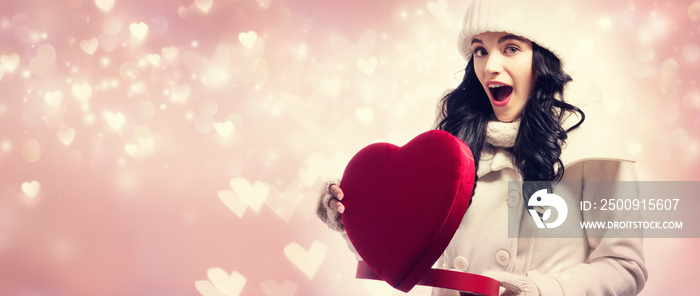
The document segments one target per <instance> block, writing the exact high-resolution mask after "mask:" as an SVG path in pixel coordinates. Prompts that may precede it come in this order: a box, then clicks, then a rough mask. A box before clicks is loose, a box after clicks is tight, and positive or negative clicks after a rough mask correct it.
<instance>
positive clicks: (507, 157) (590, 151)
mask: <svg viewBox="0 0 700 296" xmlns="http://www.w3.org/2000/svg"><path fill="white" fill-rule="evenodd" d="M581 109H582V110H583V112H584V114H585V116H586V119H585V121H584V122H583V123H582V124H581V126H579V127H578V128H576V129H574V130H573V131H571V132H569V134H568V139H567V140H566V144H565V146H563V147H562V153H561V160H562V163H563V164H564V167H565V168H566V167H569V166H571V165H573V164H576V163H579V162H582V161H586V160H617V161H628V162H635V161H636V155H635V153H633V152H632V150H631V148H632V147H633V139H634V137H633V135H632V131H633V130H634V129H632V128H630V127H629V124H628V123H626V122H624V121H622V120H620V119H618V118H617V117H615V116H613V115H611V114H609V113H608V112H606V111H605V109H604V108H603V106H602V104H600V103H592V104H590V105H587V106H585V107H583V108H581ZM578 120H579V118H578V117H577V116H575V115H571V116H569V117H568V118H566V119H565V122H564V124H563V125H564V127H565V128H567V127H570V126H572V125H573V124H575V123H576V122H578ZM504 168H511V169H515V167H514V166H513V162H512V158H511V153H510V150H509V149H506V148H500V147H493V146H491V145H486V147H484V149H483V152H482V155H481V159H480V160H479V170H478V172H477V176H479V177H483V176H485V175H486V174H488V173H490V172H495V171H500V170H502V169H504Z"/></svg>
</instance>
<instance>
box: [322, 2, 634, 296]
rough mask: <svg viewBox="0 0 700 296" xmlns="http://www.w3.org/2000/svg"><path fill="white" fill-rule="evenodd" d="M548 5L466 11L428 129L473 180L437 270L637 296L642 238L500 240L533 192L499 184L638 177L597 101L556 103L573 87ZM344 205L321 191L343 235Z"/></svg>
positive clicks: (515, 285)
mask: <svg viewBox="0 0 700 296" xmlns="http://www.w3.org/2000/svg"><path fill="white" fill-rule="evenodd" d="M557 2H558V1H553V2H550V1H547V2H546V3H545V2H544V1H522V0H520V1H518V0H476V1H472V2H471V3H470V4H469V7H468V10H467V14H466V16H465V19H464V25H463V28H462V31H461V32H460V35H459V50H460V53H461V54H462V55H463V56H464V57H465V58H466V59H467V61H468V62H467V66H466V69H465V76H464V79H463V81H462V82H461V84H460V85H459V86H458V87H457V88H456V89H455V90H453V91H452V92H450V93H449V94H447V95H446V96H445V97H444V98H443V99H442V101H441V108H440V112H439V115H438V118H437V120H436V123H437V128H438V129H442V130H445V131H448V132H450V133H451V134H453V135H454V136H456V137H458V138H460V139H462V140H464V141H465V143H467V144H468V145H469V147H470V148H471V149H472V152H473V155H474V157H475V161H476V164H477V167H476V168H477V178H476V183H475V190H474V193H473V196H472V202H471V205H470V207H469V209H468V210H467V213H466V214H465V216H464V219H463V221H462V223H461V225H460V227H459V229H458V230H457V233H456V234H455V236H454V237H453V239H452V242H451V243H450V245H449V246H448V248H447V250H446V251H445V253H444V254H443V256H442V258H441V259H440V260H439V261H438V265H440V266H439V267H441V268H447V269H456V270H460V271H464V272H470V273H477V274H483V275H486V276H490V277H492V278H494V279H496V280H499V281H500V282H501V285H502V287H503V288H504V289H502V291H503V293H502V295H528V296H536V295H547V296H548V295H637V294H638V293H639V292H640V291H641V290H642V288H643V287H644V284H645V283H646V278H647V270H646V267H645V264H644V256H643V252H642V239H641V238H613V237H605V236H606V235H604V234H603V235H596V236H591V235H590V233H588V234H587V233H586V230H585V229H579V230H577V231H576V233H573V234H572V235H571V236H570V237H571V238H542V237H535V236H533V235H530V236H528V235H523V233H524V232H528V231H530V232H532V231H535V230H532V229H533V228H532V225H521V226H520V228H519V232H520V234H521V235H520V237H518V238H509V237H508V235H507V233H508V209H509V208H515V209H518V210H519V211H523V212H525V211H526V209H527V203H528V197H529V196H531V194H532V192H533V191H532V190H529V189H528V188H527V186H523V188H522V190H512V189H510V190H509V186H508V181H547V182H552V184H564V183H566V182H563V181H579V182H584V181H634V180H636V174H635V170H634V167H633V157H632V156H631V155H630V153H629V152H628V150H627V148H626V146H625V145H623V143H620V141H621V140H620V138H619V137H618V135H616V134H615V133H613V132H612V130H614V129H615V127H617V125H616V124H615V123H612V122H611V121H610V120H609V119H608V118H606V117H605V116H604V115H603V114H604V112H601V108H600V106H599V104H588V105H586V106H580V108H579V107H577V106H574V105H572V104H569V103H567V102H566V101H565V98H566V97H567V92H565V86H566V85H567V83H569V82H570V81H572V79H571V77H570V76H569V75H567V74H566V73H565V72H564V70H563V67H562V59H563V57H564V55H565V53H566V52H565V51H566V50H565V48H564V46H562V45H561V41H562V39H561V37H562V36H560V35H558V34H557V29H558V28H557V27H558V26H559V25H560V24H558V23H557V20H553V18H555V17H556V16H557V13H556V7H557V5H558V3H557ZM564 190H566V191H567V193H568V194H567V195H568V196H575V197H576V198H575V199H574V200H567V203H571V204H575V205H578V204H579V202H580V201H590V200H596V199H600V198H601V196H600V194H602V193H603V192H604V190H606V189H604V188H599V187H598V186H594V185H591V186H585V187H584V186H579V187H576V186H574V187H571V188H565V189H564ZM342 199H343V193H342V189H341V188H340V187H339V186H338V185H337V183H331V184H328V186H327V187H326V188H325V189H324V194H323V195H322V197H321V199H320V203H319V211H318V214H319V217H320V218H321V219H322V220H323V221H324V222H325V223H326V224H328V225H329V227H330V228H332V229H335V230H338V231H341V232H342V231H343V226H342V220H341V219H340V214H339V213H342V212H343V211H344V206H343V204H342V202H341V201H342ZM582 215H584V216H585V215H595V214H593V213H591V214H585V213H584V214H582ZM606 215H613V216H614V214H610V213H607V214H606ZM613 216H606V217H605V218H608V219H613V218H615V217H613ZM586 218H588V219H591V218H595V217H586ZM522 221H528V220H527V219H523V220H522ZM529 221H532V220H529ZM458 293H459V292H457V291H447V290H440V289H435V291H434V293H433V294H434V295H454V294H458Z"/></svg>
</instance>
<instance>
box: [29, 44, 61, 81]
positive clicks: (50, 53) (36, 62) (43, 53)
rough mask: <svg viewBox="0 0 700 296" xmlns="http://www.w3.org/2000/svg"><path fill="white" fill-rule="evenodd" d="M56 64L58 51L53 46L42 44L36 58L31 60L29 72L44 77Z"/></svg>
mask: <svg viewBox="0 0 700 296" xmlns="http://www.w3.org/2000/svg"><path fill="white" fill-rule="evenodd" d="M55 64H56V49H55V48H54V47H53V46H52V45H51V44H42V45H39V47H38V48H37V50H36V56H34V58H32V59H31V60H29V70H30V71H31V73H32V74H34V75H44V74H47V73H48V72H49V71H51V70H52V69H53V68H54V67H55Z"/></svg>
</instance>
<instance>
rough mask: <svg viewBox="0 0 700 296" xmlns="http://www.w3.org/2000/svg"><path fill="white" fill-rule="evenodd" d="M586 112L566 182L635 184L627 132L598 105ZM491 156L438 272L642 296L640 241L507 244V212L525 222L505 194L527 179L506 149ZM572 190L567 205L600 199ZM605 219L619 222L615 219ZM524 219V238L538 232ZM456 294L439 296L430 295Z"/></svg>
mask: <svg viewBox="0 0 700 296" xmlns="http://www.w3.org/2000/svg"><path fill="white" fill-rule="evenodd" d="M582 109H583V111H584V112H585V115H586V120H585V122H584V123H583V124H582V125H581V126H580V127H579V128H577V129H575V130H573V131H571V132H570V133H569V134H568V139H567V141H566V142H567V144H566V146H564V147H562V148H563V149H562V155H561V159H562V162H563V163H564V166H565V174H564V177H563V180H562V181H617V180H620V181H623V180H626V181H634V180H637V177H636V173H635V169H634V160H635V159H634V156H633V155H632V153H630V146H629V145H628V143H629V142H628V141H625V140H624V136H625V135H627V134H629V130H625V127H624V126H622V125H620V124H619V123H617V122H615V121H614V120H611V116H608V115H606V114H605V112H604V111H603V108H602V106H601V105H600V104H591V105H589V106H587V107H586V108H582ZM574 119H575V118H570V119H569V120H574ZM569 124H570V122H569ZM565 126H566V124H565ZM490 148H492V150H490V152H492V153H493V157H489V155H485V157H484V156H482V159H481V160H480V164H479V171H478V172H477V175H478V176H479V179H478V184H477V187H476V192H475V194H474V196H473V200H472V204H471V206H470V207H469V209H468V210H467V213H466V215H465V216H464V219H463V221H462V223H461V225H460V227H459V229H458V230H457V233H456V234H455V236H454V238H453V239H452V242H451V243H450V245H449V246H448V248H447V249H446V251H445V253H444V254H443V256H442V257H441V258H440V260H439V261H438V266H437V267H439V268H446V269H455V270H460V271H464V272H469V273H476V274H482V273H484V272H487V271H505V272H510V273H513V274H517V275H525V276H527V277H528V278H529V279H531V280H532V281H533V282H534V283H535V284H536V285H537V288H538V289H539V290H540V294H541V295H545V296H550V295H552V296H554V295H567V296H570V295H637V293H639V292H640V291H641V290H642V288H643V287H644V284H645V282H646V278H647V270H646V266H645V264H644V256H643V252H642V239H641V238H624V239H617V238H605V239H601V238H587V237H586V234H585V230H581V232H580V233H578V234H577V237H578V238H508V208H509V207H515V208H517V209H518V210H519V211H520V212H522V213H525V215H527V213H526V212H525V206H526V205H525V202H524V200H523V198H522V196H521V193H520V192H519V191H512V192H508V181H522V177H521V175H520V174H519V173H518V172H517V171H516V169H515V168H514V166H513V162H512V161H511V154H510V152H509V150H508V149H506V148H498V147H492V146H491V147H490ZM568 190H571V193H572V194H573V196H577V197H579V198H580V199H579V200H567V201H566V202H567V204H574V205H578V204H579V202H580V201H581V200H591V199H595V200H599V199H600V192H598V191H597V188H594V186H587V187H585V188H569V189H568ZM599 213H601V211H592V212H590V213H586V214H585V215H599ZM606 214H607V215H614V213H613V212H610V211H608V212H607V213H606ZM525 218H527V219H522V222H521V225H520V227H521V228H520V231H521V233H522V232H524V231H533V230H532V229H533V227H532V225H531V224H532V223H530V222H532V219H531V218H530V217H529V215H528V216H527V217H525ZM587 218H589V219H590V218H596V217H587ZM605 218H606V219H610V218H613V217H605ZM567 219H572V218H571V217H569V218H567ZM594 220H595V219H594ZM453 293H454V292H452V293H449V292H448V291H442V292H441V291H438V290H437V289H436V291H435V292H434V293H433V294H434V295H436V294H437V295H453Z"/></svg>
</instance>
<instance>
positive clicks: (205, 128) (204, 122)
mask: <svg viewBox="0 0 700 296" xmlns="http://www.w3.org/2000/svg"><path fill="white" fill-rule="evenodd" d="M194 127H195V128H196V129H197V131H199V132H200V133H202V134H208V133H210V132H211V130H212V129H213V128H214V121H213V120H212V119H211V118H209V117H204V116H197V117H195V119H194Z"/></svg>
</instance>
